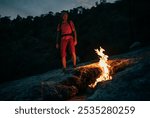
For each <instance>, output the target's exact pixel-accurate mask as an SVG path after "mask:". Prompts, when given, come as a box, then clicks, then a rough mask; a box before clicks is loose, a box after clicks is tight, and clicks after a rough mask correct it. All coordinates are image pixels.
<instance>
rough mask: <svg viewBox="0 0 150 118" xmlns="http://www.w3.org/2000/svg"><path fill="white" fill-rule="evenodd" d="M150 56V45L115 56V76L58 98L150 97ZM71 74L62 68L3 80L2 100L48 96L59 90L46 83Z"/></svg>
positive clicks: (106, 98) (149, 98)
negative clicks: (69, 96) (13, 79)
mask: <svg viewBox="0 0 150 118" xmlns="http://www.w3.org/2000/svg"><path fill="white" fill-rule="evenodd" d="M149 60H150V47H145V48H142V49H138V50H133V51H130V52H129V53H125V54H121V55H116V56H112V57H110V61H109V63H110V65H113V70H114V72H112V77H113V79H112V80H110V81H105V82H101V83H99V84H98V85H97V86H96V87H95V88H94V89H91V88H87V89H86V90H85V91H84V93H82V94H77V95H76V94H75V96H71V98H68V99H63V98H62V99H58V100H150V79H149V78H150V73H149V66H150V61H149ZM126 62H127V63H126ZM121 63H123V67H121V68H118V67H120V66H119V65H121ZM82 65H85V64H82ZM70 76H72V74H65V75H64V74H63V73H62V71H61V69H58V70H53V71H49V72H46V73H44V74H40V75H35V76H32V77H28V78H22V79H20V80H15V81H10V82H5V83H2V84H0V100H1V101H6V100H13V101H22V100H25V101H26V100H45V99H43V96H45V95H47V94H49V93H50V94H52V93H54V92H55V93H57V91H54V89H49V87H47V90H46V91H45V85H50V86H51V85H55V84H56V83H59V82H62V81H64V80H65V79H66V78H68V77H70ZM43 88H44V89H43ZM73 88H74V87H73ZM67 89H68V88H67ZM70 89H72V88H69V90H70ZM45 93H46V94H45ZM52 95H53V94H52ZM49 100H51V99H49ZM53 100H55V99H53ZM56 100H57V99H56Z"/></svg>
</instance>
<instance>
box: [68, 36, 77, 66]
mask: <svg viewBox="0 0 150 118" xmlns="http://www.w3.org/2000/svg"><path fill="white" fill-rule="evenodd" d="M69 46H70V53H71V56H72V62H73V66H74V67H76V51H75V46H74V41H73V39H70V40H69Z"/></svg>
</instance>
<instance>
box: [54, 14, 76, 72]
mask: <svg viewBox="0 0 150 118" xmlns="http://www.w3.org/2000/svg"><path fill="white" fill-rule="evenodd" d="M61 18H62V21H61V22H60V23H59V24H58V26H57V39H56V48H57V49H58V48H59V47H60V51H61V61H62V66H63V72H66V67H67V65H66V49H67V48H68V46H69V50H70V53H71V56H72V61H73V67H74V68H76V50H75V46H76V45H77V34H76V30H75V26H74V23H73V22H72V21H71V20H68V13H67V12H63V13H62V15H61Z"/></svg>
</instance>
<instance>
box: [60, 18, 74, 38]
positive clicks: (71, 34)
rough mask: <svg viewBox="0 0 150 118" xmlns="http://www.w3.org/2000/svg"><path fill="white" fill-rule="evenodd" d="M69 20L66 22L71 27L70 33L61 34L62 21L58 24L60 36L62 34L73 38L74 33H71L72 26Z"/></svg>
mask: <svg viewBox="0 0 150 118" xmlns="http://www.w3.org/2000/svg"><path fill="white" fill-rule="evenodd" d="M70 22H71V21H69V20H68V21H67V23H68V24H69V26H70V28H71V30H72V32H71V33H70V34H61V25H62V22H60V23H59V24H60V25H59V29H60V37H63V36H73V38H74V33H73V29H72V26H71V24H70Z"/></svg>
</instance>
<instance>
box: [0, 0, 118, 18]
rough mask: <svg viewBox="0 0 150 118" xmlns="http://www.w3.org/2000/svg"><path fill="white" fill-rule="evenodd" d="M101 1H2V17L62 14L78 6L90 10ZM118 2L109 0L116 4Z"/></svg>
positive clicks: (0, 4) (0, 2) (0, 1)
mask: <svg viewBox="0 0 150 118" xmlns="http://www.w3.org/2000/svg"><path fill="white" fill-rule="evenodd" d="M96 1H100V0H0V15H1V17H3V16H11V19H12V18H15V17H16V16H17V14H19V15H20V16H22V17H26V16H29V15H30V16H39V15H41V14H46V13H48V12H50V11H52V12H54V13H55V12H60V11H62V10H69V9H72V8H75V7H78V6H83V7H86V8H90V7H91V6H94V5H95V2H96ZM114 1H116V0H107V2H114Z"/></svg>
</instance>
